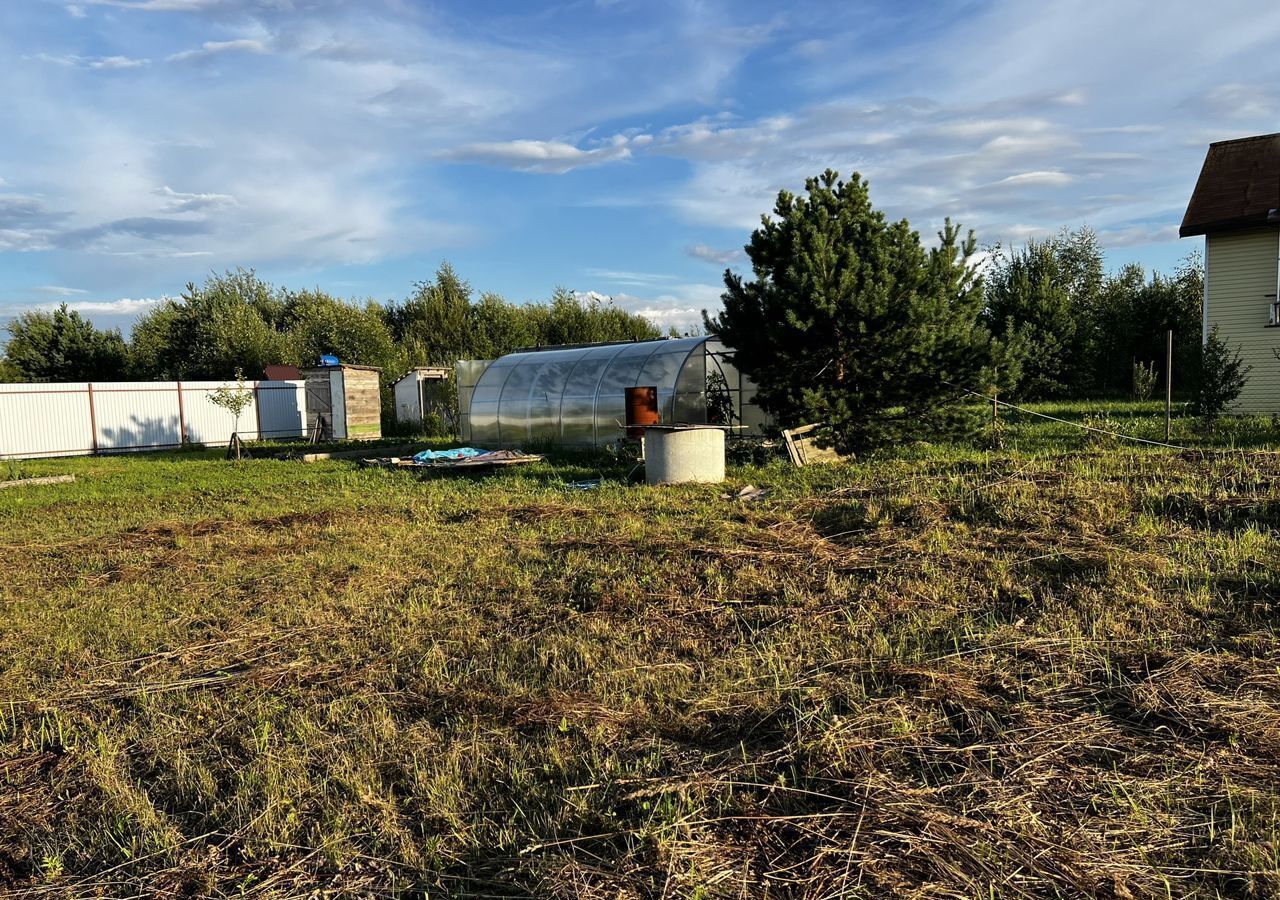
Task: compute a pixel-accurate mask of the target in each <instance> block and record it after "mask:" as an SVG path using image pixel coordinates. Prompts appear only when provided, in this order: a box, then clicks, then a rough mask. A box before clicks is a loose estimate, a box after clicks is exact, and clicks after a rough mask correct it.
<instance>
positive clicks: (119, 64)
mask: <svg viewBox="0 0 1280 900" xmlns="http://www.w3.org/2000/svg"><path fill="white" fill-rule="evenodd" d="M31 58H32V59H38V60H40V61H41V62H46V63H52V64H53V65H55V66H67V67H78V68H84V69H104V70H107V71H110V70H113V69H139V68H142V67H143V66H145V65H148V64H149V63H150V62H151V60H149V59H133V58H131V57H128V56H77V55H75V54H73V53H68V54H63V55H61V56H59V55H56V54H50V53H37V54H36V55H35V56H34V57H31Z"/></svg>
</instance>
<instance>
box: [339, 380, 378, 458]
mask: <svg viewBox="0 0 1280 900" xmlns="http://www.w3.org/2000/svg"><path fill="white" fill-rule="evenodd" d="M342 378H343V382H344V388H345V390H344V393H343V400H344V403H345V409H344V413H345V418H346V428H347V437H349V438H355V439H358V440H374V439H376V438H380V437H382V397H381V395H380V394H379V392H378V372H377V371H375V370H373V369H353V368H349V367H346V366H343V367H342Z"/></svg>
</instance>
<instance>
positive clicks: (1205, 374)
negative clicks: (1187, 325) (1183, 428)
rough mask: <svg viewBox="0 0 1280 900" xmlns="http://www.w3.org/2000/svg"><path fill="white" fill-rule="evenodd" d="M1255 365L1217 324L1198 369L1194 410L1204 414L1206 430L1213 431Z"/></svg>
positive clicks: (1201, 415)
mask: <svg viewBox="0 0 1280 900" xmlns="http://www.w3.org/2000/svg"><path fill="white" fill-rule="evenodd" d="M1252 368H1253V367H1252V366H1246V365H1245V364H1244V360H1243V359H1241V358H1240V352H1239V351H1238V350H1232V349H1231V346H1230V345H1229V344H1228V343H1227V342H1226V340H1225V339H1224V338H1223V337H1222V336H1221V335H1220V334H1218V326H1217V325H1214V326H1213V330H1212V331H1210V332H1209V338H1208V340H1206V341H1205V342H1204V351H1203V352H1202V353H1201V354H1200V367H1199V371H1198V372H1197V373H1196V375H1197V377H1196V393H1195V398H1194V399H1193V400H1192V401H1191V412H1192V413H1193V414H1194V415H1196V416H1198V417H1199V418H1200V422H1201V424H1202V425H1203V427H1204V430H1205V431H1206V432H1213V431H1214V429H1216V428H1217V427H1218V420H1220V419H1221V418H1222V416H1223V414H1225V413H1226V412H1227V410H1229V409H1230V408H1231V405H1232V404H1233V403H1235V402H1236V400H1237V399H1238V398H1239V397H1240V394H1241V393H1242V392H1243V391H1244V386H1245V382H1246V381H1248V378H1249V372H1250V371H1251V370H1252Z"/></svg>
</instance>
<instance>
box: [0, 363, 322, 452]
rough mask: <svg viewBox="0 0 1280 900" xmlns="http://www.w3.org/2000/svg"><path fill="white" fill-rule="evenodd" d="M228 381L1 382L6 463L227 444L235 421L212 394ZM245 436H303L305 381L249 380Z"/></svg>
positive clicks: (0, 436)
mask: <svg viewBox="0 0 1280 900" xmlns="http://www.w3.org/2000/svg"><path fill="white" fill-rule="evenodd" d="M225 384H226V382H222V381H135V382H97V381H95V382H93V383H85V382H80V383H75V384H0V459H4V458H11V459H12V458H16V459H24V458H31V457H37V456H78V455H84V454H88V453H113V452H123V451H129V450H162V449H165V448H172V447H180V446H182V445H183V444H190V443H199V444H225V443H227V442H228V441H230V440H231V433H232V431H234V430H235V419H234V417H233V416H232V415H231V414H230V413H229V412H227V411H226V410H225V409H222V408H221V407H219V406H215V405H214V404H213V403H212V402H211V401H210V400H209V395H210V393H212V392H213V391H214V390H215V389H217V388H219V387H222V386H224V385H225ZM245 387H247V388H250V389H252V391H253V402H252V403H250V404H249V406H248V408H247V409H245V411H244V412H243V413H242V414H241V416H240V429H239V430H240V436H241V437H242V438H245V439H246V440H253V439H255V438H260V437H261V438H290V437H302V436H303V435H304V434H305V433H306V421H307V417H306V400H305V397H306V394H305V391H304V388H303V383H302V382H301V381H250V382H246V383H245Z"/></svg>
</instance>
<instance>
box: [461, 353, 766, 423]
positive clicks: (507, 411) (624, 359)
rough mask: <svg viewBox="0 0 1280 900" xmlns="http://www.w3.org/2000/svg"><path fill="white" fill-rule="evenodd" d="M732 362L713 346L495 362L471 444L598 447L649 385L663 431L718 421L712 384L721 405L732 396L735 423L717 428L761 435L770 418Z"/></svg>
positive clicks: (470, 409)
mask: <svg viewBox="0 0 1280 900" xmlns="http://www.w3.org/2000/svg"><path fill="white" fill-rule="evenodd" d="M726 357H727V351H726V350H725V348H724V346H723V345H722V344H721V343H720V342H719V341H717V340H716V339H715V338H708V337H696V338H675V339H667V340H657V341H637V342H634V343H625V344H604V345H595V346H586V347H565V348H549V349H546V350H533V351H527V352H522V353H512V354H508V355H507V356H503V357H501V358H499V359H496V360H494V361H493V362H492V363H490V364H489V365H488V367H487V368H485V370H484V373H483V374H482V375H481V376H480V377H479V379H478V380H477V381H476V383H475V387H474V388H473V389H472V390H471V392H470V398H469V403H468V404H467V405H466V407H465V408H466V409H467V417H466V418H467V425H468V428H469V442H470V443H473V444H476V445H477V446H485V447H520V446H525V445H529V444H562V445H566V446H581V447H590V446H601V445H603V444H607V443H610V442H612V441H615V440H618V439H619V438H621V437H622V434H623V426H624V419H625V410H624V402H625V401H624V397H625V391H626V389H627V388H629V387H636V386H647V385H652V386H654V387H656V388H657V389H658V409H659V414H660V415H661V417H662V421H663V423H665V424H686V423H687V424H706V423H708V422H709V421H711V418H709V415H710V414H709V410H708V399H707V398H708V385H709V383H710V384H711V387H712V392H713V394H715V395H716V397H718V398H723V397H728V401H726V402H731V403H732V407H733V417H735V421H734V422H733V423H718V424H733V425H735V426H738V427H736V428H735V429H734V430H735V431H737V432H748V433H749V432H758V431H759V430H760V427H761V426H762V425H763V424H764V423H765V417H764V416H763V414H762V413H761V412H760V410H759V407H757V406H756V404H755V402H754V401H755V388H754V386H753V385H751V383H750V382H749V381H748V380H746V379H744V378H742V377H741V375H740V374H739V373H738V371H737V369H736V368H735V367H734V366H733V365H732V364H731V363H729V361H728V359H727V358H726ZM709 379H711V381H710V382H709ZM460 399H461V398H460ZM719 405H720V404H717V408H718V407H719Z"/></svg>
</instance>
